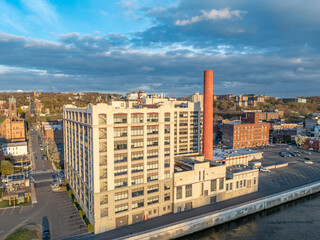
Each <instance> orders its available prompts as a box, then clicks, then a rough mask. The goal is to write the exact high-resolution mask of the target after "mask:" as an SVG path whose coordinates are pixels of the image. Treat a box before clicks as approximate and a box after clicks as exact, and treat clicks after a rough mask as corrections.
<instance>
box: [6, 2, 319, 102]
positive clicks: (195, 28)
mask: <svg viewBox="0 0 320 240" xmlns="http://www.w3.org/2000/svg"><path fill="white" fill-rule="evenodd" d="M319 14H320V2H319V1H316V0H309V1H308V2H305V1H301V0H285V1H276V0H269V1H262V0H256V1H249V0H241V1H239V0H224V1H221V0H198V1H194V0H180V1H169V0H161V1H160V0H155V1H147V0H118V1H106V0H81V1H76V0H55V1H53V0H51V1H50V0H2V1H1V4H0V20H1V21H0V84H1V89H0V91H8V90H18V89H22V90H32V89H33V88H37V89H39V90H41V91H71V89H74V91H105V92H118V93H125V92H127V91H131V90H138V89H140V90H145V91H147V92H150V93H160V92H164V93H167V94H169V93H171V92H173V93H174V94H175V95H176V96H184V95H189V94H191V93H193V92H195V91H200V92H202V91H203V90H202V75H203V70H204V69H213V70H214V93H215V94H224V93H233V94H244V93H257V94H266V95H272V96H280V97H288V96H312V95H319V90H320V87H319V86H320V85H319V83H320V79H319V76H320V75H319V74H320V69H319V66H320V56H319V50H320V48H319V47H320V46H319V45H320V41H319V39H320V28H319V24H320V18H319Z"/></svg>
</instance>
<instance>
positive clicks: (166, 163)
mask: <svg viewBox="0 0 320 240" xmlns="http://www.w3.org/2000/svg"><path fill="white" fill-rule="evenodd" d="M164 167H165V168H168V167H170V160H168V159H165V160H164Z"/></svg>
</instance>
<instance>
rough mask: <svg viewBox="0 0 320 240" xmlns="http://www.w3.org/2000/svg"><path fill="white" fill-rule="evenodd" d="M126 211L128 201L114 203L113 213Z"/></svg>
mask: <svg viewBox="0 0 320 240" xmlns="http://www.w3.org/2000/svg"><path fill="white" fill-rule="evenodd" d="M125 211H128V203H125V204H120V205H116V207H115V213H119V212H125Z"/></svg>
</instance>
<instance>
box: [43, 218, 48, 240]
mask: <svg viewBox="0 0 320 240" xmlns="http://www.w3.org/2000/svg"><path fill="white" fill-rule="evenodd" d="M42 239H43V240H49V239H50V226H49V220H48V218H47V217H43V218H42Z"/></svg>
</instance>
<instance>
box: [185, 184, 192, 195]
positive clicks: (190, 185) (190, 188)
mask: <svg viewBox="0 0 320 240" xmlns="http://www.w3.org/2000/svg"><path fill="white" fill-rule="evenodd" d="M191 196H192V184H189V185H186V198H187V197H191Z"/></svg>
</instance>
